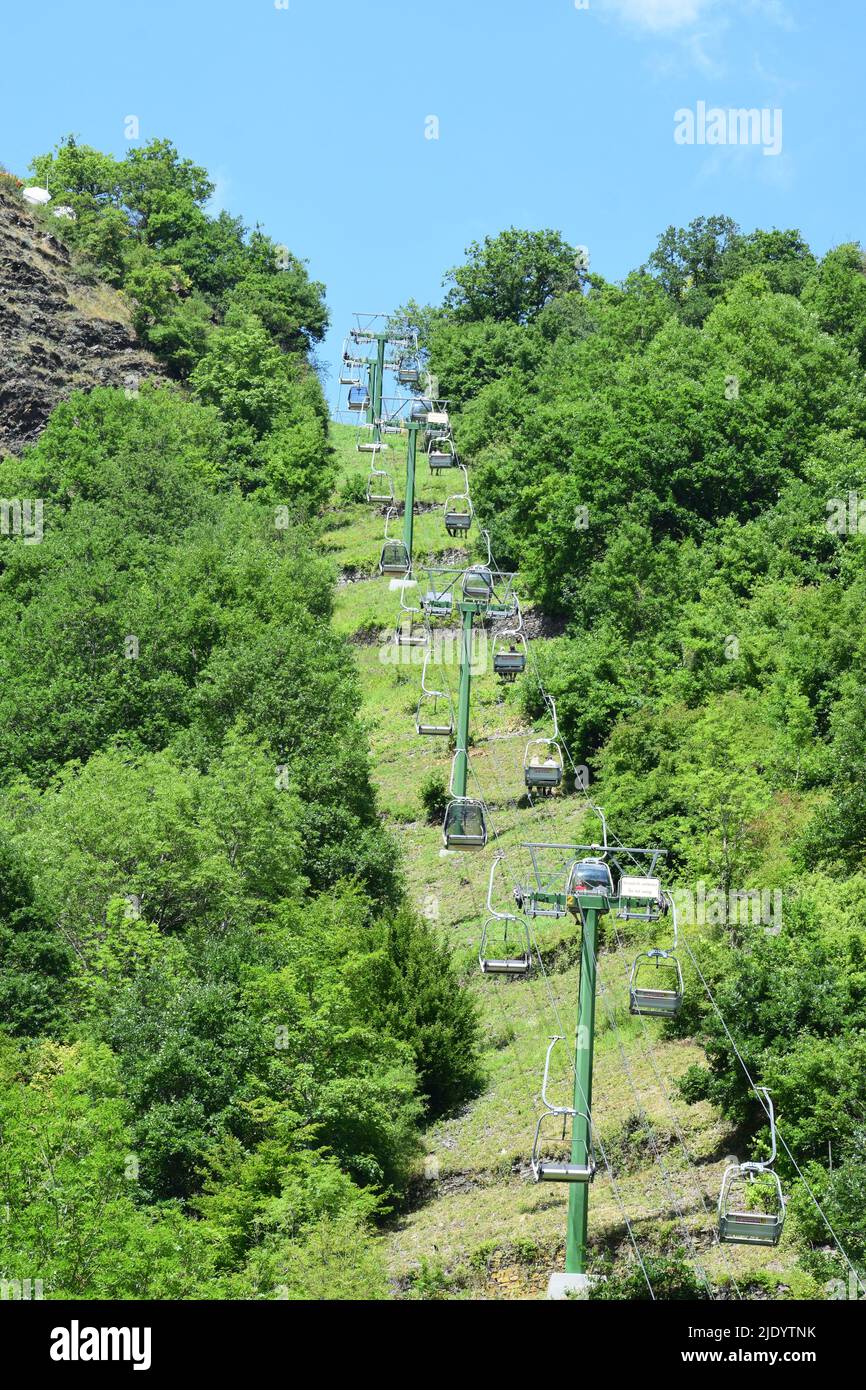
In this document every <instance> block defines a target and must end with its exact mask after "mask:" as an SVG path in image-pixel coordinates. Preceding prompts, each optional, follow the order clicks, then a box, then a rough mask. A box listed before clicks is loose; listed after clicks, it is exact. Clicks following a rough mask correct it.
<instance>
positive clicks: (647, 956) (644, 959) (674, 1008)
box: [628, 948, 684, 1018]
mask: <svg viewBox="0 0 866 1390" xmlns="http://www.w3.org/2000/svg"><path fill="white" fill-rule="evenodd" d="M663 963H666V964H667V966H668V969H667V970H666V971H663V972H662V975H661V978H660V977H659V975H658V973H657V972H658V971H660V970H662V965H663ZM653 971H655V972H656V974H655V977H654V976H653ZM652 978H655V981H656V983H655V984H654V985H650V984H649V980H650V979H652ZM661 981H664V982H665V986H666V987H665V988H661V987H660V985H661ZM670 986H673V987H672V988H670ZM628 992H629V1012H630V1013H633V1014H649V1015H650V1017H659V1018H674V1017H675V1016H676V1015H677V1014H678V1013H679V1011H680V1009H681V1008H682V1006H683V993H684V985H683V971H682V966H681V965H680V963H679V961H678V960H677V958H676V956H675V955H674V953H673V951H662V950H660V949H658V948H654V949H653V950H651V951H643V952H641V954H640V955H639V956H637V958H636V959H635V962H634V964H633V965H632V968H631V978H630V980H629V990H628Z"/></svg>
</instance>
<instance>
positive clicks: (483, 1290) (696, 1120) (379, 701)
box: [325, 426, 796, 1298]
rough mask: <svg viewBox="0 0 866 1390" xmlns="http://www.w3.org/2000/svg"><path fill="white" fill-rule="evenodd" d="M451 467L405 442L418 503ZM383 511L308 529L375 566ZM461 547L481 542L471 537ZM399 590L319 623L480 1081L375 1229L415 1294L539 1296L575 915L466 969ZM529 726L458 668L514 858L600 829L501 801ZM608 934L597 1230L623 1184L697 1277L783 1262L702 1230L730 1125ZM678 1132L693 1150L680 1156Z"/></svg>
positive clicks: (604, 1227) (599, 1054)
mask: <svg viewBox="0 0 866 1390" xmlns="http://www.w3.org/2000/svg"><path fill="white" fill-rule="evenodd" d="M333 439H334V443H335V445H336V447H337V449H338V452H339V456H340V464H341V474H342V477H346V476H350V475H352V474H355V473H362V474H364V475H366V471H367V458H366V457H365V456H363V455H360V454H358V453H357V452H356V451H355V439H356V434H355V431H354V429H352V428H351V427H348V426H334V430H333ZM404 447H405V446H401V443H400V440H399V439H398V438H396V437H395V439H394V442H393V447H392V449H391V450H390V451H389V460H390V461H389V463H388V467H389V468H390V469H391V471H392V472H393V476H394V481H395V486H396V489H397V494H398V500H399V498H400V497H401V495H402V493H401V484H400V474H401V472H402V471H403V460H404ZM448 484H449V480H448V479H447V478H436V477H431V475H430V473H429V470H428V469H427V466H426V463H425V462H424V461H423V460H420V462H419V468H418V486H417V491H416V496H417V498H418V501H419V503H420V504H421V506H422V507H423V506H424V505H425V504H427V503H429V502H431V501H433V500H438V501H441V500H442V499H443V498H444V497H445V495H446V493H447V492H448V491H449V490H453V484H452V487H450V488H449V485H448ZM470 485H471V479H470ZM383 521H384V512H383V511H374V509H373V508H371V507H370V506H369V505H367V504H359V505H347V506H340V505H339V504H338V503H336V502H335V505H334V510H333V513H332V514H331V516H330V517H329V521H328V529H327V533H326V536H325V545H326V547H327V549H328V550H329V551H330V552H331V553H332V554H333V556H334V558H335V560H336V562H337V564H338V565H339V567H340V569H341V570H342V571H343V572H344V573H346V572H348V573H351V574H352V575H353V576H354V575H359V574H360V575H368V576H373V575H375V571H376V561H377V558H378V552H379V547H380V543H381V536H382V527H383ZM399 527H400V523H399V521H398V522H397V524H396V526H395V528H394V529H393V534H395V535H399V534H400V530H399ZM416 537H417V541H416V558H417V557H418V556H422V557H424V558H429V559H430V560H431V561H432V562H434V563H435V562H437V561H438V562H439V563H442V562H443V556H444V555H446V554H451V555H454V554H455V553H456V546H457V543H456V542H455V541H453V540H451V539H450V538H449V537H448V536H447V534H446V533H445V529H444V526H443V524H442V518H441V513H440V512H439V511H429V512H423V513H422V514H421V516H420V517H419V518H418V521H417V523H416ZM460 553H461V554H462V555H463V556H465V557H471V558H472V559H479V558H483V557H482V556H481V554H480V553H479V552H478V550H477V544H476V548H474V549H471V550H469V551H463V552H460ZM464 562H465V561H464ZM458 563H459V561H458ZM518 591H519V586H518ZM398 606H399V600H398V594H397V592H396V590H395V589H392V588H391V587H390V586H389V581H388V580H387V579H383V578H379V577H378V576H376V577H369V578H362V579H360V580H354V582H345V583H343V584H341V587H340V590H339V593H338V601H337V618H336V621H337V626H338V627H339V628H340V630H342V631H343V632H345V633H347V634H350V635H352V637H353V640H354V641H355V642H356V643H357V659H358V663H359V668H360V672H361V678H362V684H363V690H364V700H365V712H366V720H367V726H368V729H369V736H370V743H371V748H372V752H373V763H374V769H375V779H376V783H377V786H378V789H379V796H380V805H381V807H382V811H383V814H384V815H385V817H386V819H387V821H388V823H389V824H390V826H391V828H392V830H393V831H394V833H395V834H396V835H397V837H398V839H399V840H400V842H401V844H402V846H403V852H404V857H405V863H406V871H407V875H408V880H409V883H410V887H411V891H412V893H413V896H414V898H415V900H416V902H417V903H418V905H419V907H420V908H421V909H422V911H425V912H426V914H427V915H428V916H429V917H431V918H432V919H433V920H435V921H437V922H438V924H439V925H440V927H441V930H442V931H443V932H444V933H445V935H446V936H447V938H448V939H449V941H450V942H451V944H452V946H453V947H454V949H455V951H456V953H457V956H458V959H459V960H460V962H461V964H462V965H463V967H464V973H465V976H466V978H467V980H468V981H469V983H470V987H471V988H472V989H473V990H476V991H477V993H478V996H479V999H480V1001H481V1006H482V1012H483V1018H484V1025H485V1034H486V1042H487V1048H486V1054H485V1061H486V1072H487V1077H488V1084H487V1088H486V1090H485V1092H484V1094H483V1095H482V1096H481V1097H480V1098H479V1100H478V1101H477V1102H475V1103H474V1104H472V1105H470V1106H469V1107H467V1109H466V1110H465V1112H464V1113H463V1114H461V1115H459V1116H458V1117H455V1118H453V1119H449V1120H447V1121H445V1122H442V1123H439V1124H437V1125H435V1126H433V1127H432V1128H431V1129H430V1131H429V1132H428V1134H427V1136H426V1146H427V1150H428V1156H427V1159H426V1161H425V1163H424V1164H423V1165H422V1166H421V1169H420V1170H419V1180H418V1187H417V1200H416V1202H415V1203H414V1204H413V1207H412V1210H411V1211H409V1212H408V1213H404V1214H402V1215H401V1216H400V1217H399V1218H397V1219H395V1221H394V1222H393V1226H392V1229H391V1230H390V1232H389V1233H388V1236H387V1241H388V1258H389V1264H390V1268H391V1270H392V1274H393V1278H394V1282H395V1288H396V1289H397V1290H401V1291H402V1290H406V1289H414V1290H415V1291H416V1293H418V1294H420V1295H421V1296H425V1297H438V1296H450V1297H476V1298H477V1297H484V1298H521V1297H534V1296H539V1295H540V1294H541V1293H542V1292H543V1290H544V1288H545V1286H546V1282H547V1276H548V1274H549V1272H550V1271H551V1270H552V1269H556V1268H560V1269H561V1268H562V1267H563V1254H564V1229H565V1208H566V1203H567V1190H566V1189H564V1188H558V1187H557V1186H555V1185H550V1186H536V1185H535V1184H534V1183H533V1182H532V1180H531V1177H530V1176H528V1156H529V1152H530V1149H531V1144H532V1135H533V1131H534V1125H535V1120H536V1118H537V1114H538V1112H539V1109H540V1103H539V1101H538V1095H539V1091H540V1084H541V1075H542V1070H543V1063H544V1054H545V1048H546V1045H547V1041H548V1039H549V1037H550V1036H551V1035H552V1033H553V1032H554V1031H559V1030H560V1025H559V1024H558V1023H557V1022H556V1016H557V1012H558V1015H559V1018H560V1019H561V1021H562V1024H561V1027H562V1031H564V1032H565V1033H566V1034H568V1033H569V1031H570V1029H571V1027H572V1026H573V1016H574V1009H575V1004H576V996H577V971H576V969H575V966H574V964H573V961H574V955H575V950H574V947H575V940H574V938H575V932H574V928H573V926H572V925H569V924H566V923H557V922H553V921H549V922H546V923H545V922H540V923H539V924H537V939H538V942H539V945H540V948H541V950H542V953H543V955H544V958H545V962H546V965H547V979H544V978H540V977H538V976H536V977H534V978H532V979H530V980H525V981H517V982H514V983H508V982H504V981H501V980H499V981H494V980H490V979H482V978H481V976H480V974H479V972H478V969H477V964H476V963H475V957H476V956H477V950H478V944H479V938H480V931H481V926H482V923H483V919H484V912H485V898H486V891H487V875H488V873H489V869H490V863H491V854H490V852H486V853H484V854H482V855H472V854H446V853H444V852H443V851H442V849H441V837H440V835H439V831H438V828H437V827H436V826H431V825H428V824H427V823H426V822H425V821H424V818H423V813H422V808H421V804H420V799H419V788H420V785H421V782H422V779H423V778H424V776H425V775H426V774H427V773H429V772H430V771H432V770H434V769H435V770H437V771H439V772H440V773H441V774H442V775H443V777H446V778H447V773H448V768H449V764H450V751H449V749H448V747H447V744H446V741H445V740H444V739H433V738H419V737H418V736H417V735H416V734H415V731H414V721H413V714H414V710H415V705H416V702H417V691H418V689H419V688H420V676H421V660H422V654H421V653H419V652H418V651H417V650H416V651H414V652H412V651H411V650H408V651H407V649H405V648H404V649H402V651H401V653H400V660H399V661H397V660H396V659H395V649H394V647H393V645H392V644H390V643H388V641H387V640H386V639H387V638H388V637H390V634H391V632H392V631H393V627H394V622H395V617H396V612H397V609H398ZM481 656H482V660H481V662H480V663H479V664H480V665H482V666H483V664H484V663H483V653H482V654H481ZM443 658H444V661H445V665H444V667H443V668H442V669H441V671H439V672H437V674H442V675H444V678H445V679H444V684H445V685H447V686H449V687H450V688H451V689H452V691H456V678H457V675H456V673H457V668H456V659H457V652H456V648H455V645H454V643H453V642H452V643H451V644H450V645H449V643H448V641H447V639H446V640H445V642H444V643H443ZM437 683H438V682H437ZM528 732H529V731H528V730H525V729H523V728H521V717H520V713H519V711H518V709H517V706H516V704H515V703H514V700H513V696H511V695H510V694H509V692H507V691H505V692H503V690H502V689H501V688H500V687H499V683H498V682H497V681H496V680H495V678H494V677H493V676H492V674H491V673H489V672H486V671H485V672H482V673H479V675H478V676H477V677H476V678H475V680H474V681H473V704H472V734H473V739H474V747H473V749H472V754H471V757H472V769H473V777H474V779H475V788H476V789H477V788H479V787H480V788H481V789H482V790H483V794H484V797H485V799H486V801H487V803H488V805H489V806H490V808H491V812H492V819H493V823H494V825H495V828H496V832H497V847H498V848H500V849H504V850H505V851H506V853H507V855H508V860H507V864H508V865H509V866H512V874H514V873H522V872H523V871H524V870H525V868H526V864H527V861H526V856H525V853H522V852H521V851H520V850H519V848H518V846H519V843H520V842H521V841H526V840H555V841H560V842H573V841H578V842H580V841H583V840H593V839H595V838H596V835H597V831H596V829H595V827H594V825H593V823H592V821H591V820H589V819H588V818H587V817H586V815H585V814H583V813H582V811H581V803H580V801H579V800H578V799H577V798H576V797H573V796H572V797H557V798H555V799H551V800H550V801H548V802H547V803H546V804H544V805H543V806H541V807H539V806H538V805H536V806H535V807H534V808H532V807H526V806H524V805H521V804H518V803H519V801H520V799H521V797H522V791H523V786H522V754H523V746H524V742H525V738H526V736H527V734H528ZM539 732H542V733H543V732H549V731H544V730H540V731H539ZM471 793H472V787H470V794H471ZM502 886H503V893H502V895H501V896H500V897H499V905H503V904H504V903H505V901H506V899H507V896H508V893H509V891H510V884H509V883H508V882H506V880H505V879H503V885H502ZM608 930H609V929H608ZM612 944H613V946H614V947H615V949H611V950H606V951H605V952H604V953H603V954H602V955H601V957H600V962H599V977H600V997H599V1003H598V1009H597V1044H596V1062H595V1079H594V1086H595V1096H594V1106H593V1111H594V1116H595V1120H596V1123H597V1125H598V1126H599V1128H600V1133H601V1138H602V1143H603V1144H604V1146H605V1150H606V1152H608V1154H609V1157H610V1158H611V1162H612V1167H613V1169H614V1172H615V1174H616V1185H617V1188H618V1193H619V1200H618V1198H617V1194H616V1193H615V1192H614V1190H613V1186H612V1183H611V1181H610V1179H609V1177H608V1176H607V1174H606V1172H605V1171H604V1167H603V1165H602V1164H601V1163H600V1168H601V1172H600V1174H599V1176H598V1177H597V1178H596V1181H595V1183H594V1184H593V1188H592V1198H591V1203H590V1231H591V1239H592V1242H593V1245H594V1247H595V1248H596V1249H597V1250H598V1251H599V1252H600V1251H601V1250H602V1249H603V1248H605V1247H606V1248H608V1249H609V1250H611V1251H614V1252H619V1253H620V1254H621V1256H622V1258H623V1259H624V1260H628V1259H630V1258H631V1255H630V1246H629V1241H628V1234H627V1231H626V1228H625V1225H624V1222H623V1217H622V1211H621V1207H620V1202H621V1204H622V1206H623V1207H624V1208H625V1210H626V1212H627V1213H628V1215H629V1218H630V1219H631V1221H632V1224H633V1228H634V1231H635V1235H636V1238H637V1240H638V1244H639V1245H640V1248H641V1251H642V1253H643V1254H646V1253H652V1252H657V1253H662V1252H664V1251H666V1250H669V1249H673V1248H675V1247H677V1246H685V1247H686V1249H687V1251H688V1253H689V1254H690V1256H691V1257H692V1258H693V1259H694V1258H697V1259H698V1260H699V1261H700V1263H701V1264H702V1266H703V1267H704V1268H705V1269H706V1271H707V1273H708V1275H709V1276H710V1278H711V1279H715V1280H725V1279H726V1278H727V1277H729V1276H731V1275H734V1277H735V1278H736V1279H737V1280H740V1279H742V1278H744V1277H746V1276H747V1275H748V1274H749V1273H750V1272H753V1271H755V1272H756V1271H760V1270H764V1271H768V1272H770V1273H773V1272H775V1273H777V1274H780V1275H785V1276H786V1277H787V1276H788V1275H789V1271H790V1270H791V1266H792V1264H793V1259H794V1252H793V1249H792V1248H791V1247H790V1246H789V1245H787V1244H786V1243H785V1242H783V1244H782V1246H781V1247H780V1248H779V1250H778V1251H770V1252H767V1251H761V1250H751V1249H749V1248H748V1247H744V1246H728V1247H726V1248H725V1249H724V1251H720V1250H719V1248H718V1247H717V1246H715V1245H714V1244H713V1243H712V1231H713V1227H714V1215H715V1202H716V1199H717V1195H718V1189H719V1185H720V1182H721V1175H722V1170H723V1168H724V1165H725V1161H726V1156H727V1154H728V1153H729V1152H731V1151H732V1148H733V1145H734V1142H735V1141H734V1137H733V1136H732V1135H731V1134H730V1133H729V1132H728V1129H727V1126H726V1125H725V1124H724V1122H723V1121H721V1120H720V1118H719V1117H718V1115H716V1114H715V1113H714V1112H713V1111H712V1109H711V1107H710V1106H708V1105H698V1106H687V1105H685V1104H684V1102H683V1101H681V1100H680V1099H679V1097H678V1096H677V1095H676V1084H675V1083H676V1081H677V1078H678V1077H679V1076H680V1075H681V1074H682V1072H683V1071H684V1070H685V1069H686V1068H687V1067H688V1066H690V1065H691V1064H692V1063H693V1062H695V1061H699V1060H700V1059H701V1053H700V1050H699V1049H698V1048H697V1047H696V1046H695V1045H693V1044H691V1043H689V1042H680V1041H662V1040H661V1036H660V1028H661V1025H660V1024H658V1023H654V1022H652V1021H651V1020H641V1019H635V1018H632V1017H630V1015H629V1013H628V1002H627V1001H628V996H627V974H628V969H629V964H630V951H629V949H628V948H626V949H625V950H621V949H616V943H615V942H613V943H612ZM641 1109H642V1110H643V1111H644V1113H645V1115H646V1116H647V1117H648V1118H649V1119H650V1121H651V1122H652V1126H651V1128H652V1134H653V1139H652V1140H651V1141H650V1140H647V1138H646V1134H645V1133H644V1137H643V1140H642V1141H641V1140H640V1139H638V1141H637V1142H632V1143H631V1144H629V1143H627V1142H626V1139H625V1136H626V1135H627V1133H628V1132H629V1129H630V1127H631V1126H632V1125H633V1121H634V1117H635V1116H636V1115H637V1114H638V1113H639V1111H640V1110H641ZM677 1130H679V1133H680V1134H681V1135H682V1137H683V1138H684V1139H685V1144H686V1146H687V1148H688V1150H689V1152H690V1154H691V1155H692V1157H693V1158H694V1160H695V1163H694V1165H691V1164H689V1163H688V1162H687V1160H686V1157H685V1154H684V1150H683V1145H682V1143H681V1142H680V1138H679V1136H678V1133H677ZM787 1239H788V1237H786V1241H787ZM419 1271H420V1274H419ZM795 1282H796V1276H795Z"/></svg>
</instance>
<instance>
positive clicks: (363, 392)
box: [349, 386, 370, 410]
mask: <svg viewBox="0 0 866 1390" xmlns="http://www.w3.org/2000/svg"><path fill="white" fill-rule="evenodd" d="M349 409H350V410H369V409H370V393H369V391H368V390H367V388H366V386H350V387H349Z"/></svg>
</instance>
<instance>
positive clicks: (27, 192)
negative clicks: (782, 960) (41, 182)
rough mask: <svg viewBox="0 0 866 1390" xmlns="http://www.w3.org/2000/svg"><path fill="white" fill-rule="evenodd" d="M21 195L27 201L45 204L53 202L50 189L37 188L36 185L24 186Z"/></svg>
mask: <svg viewBox="0 0 866 1390" xmlns="http://www.w3.org/2000/svg"><path fill="white" fill-rule="evenodd" d="M21 197H22V198H23V199H24V201H25V203H42V204H45V203H50V202H51V194H50V193H49V192H48V189H47V188H37V187H36V186H35V185H34V187H32V188H22V190H21Z"/></svg>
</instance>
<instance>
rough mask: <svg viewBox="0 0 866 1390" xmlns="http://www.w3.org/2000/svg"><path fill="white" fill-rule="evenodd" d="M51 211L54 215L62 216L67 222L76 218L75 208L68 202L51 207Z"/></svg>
mask: <svg viewBox="0 0 866 1390" xmlns="http://www.w3.org/2000/svg"><path fill="white" fill-rule="evenodd" d="M51 211H52V212H53V213H54V216H55V217H62V218H64V220H65V221H67V222H75V221H76V220H77V219H76V214H75V208H71V207H70V206H69V204H68V203H61V204H60V207H58V208H52V209H51Z"/></svg>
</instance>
